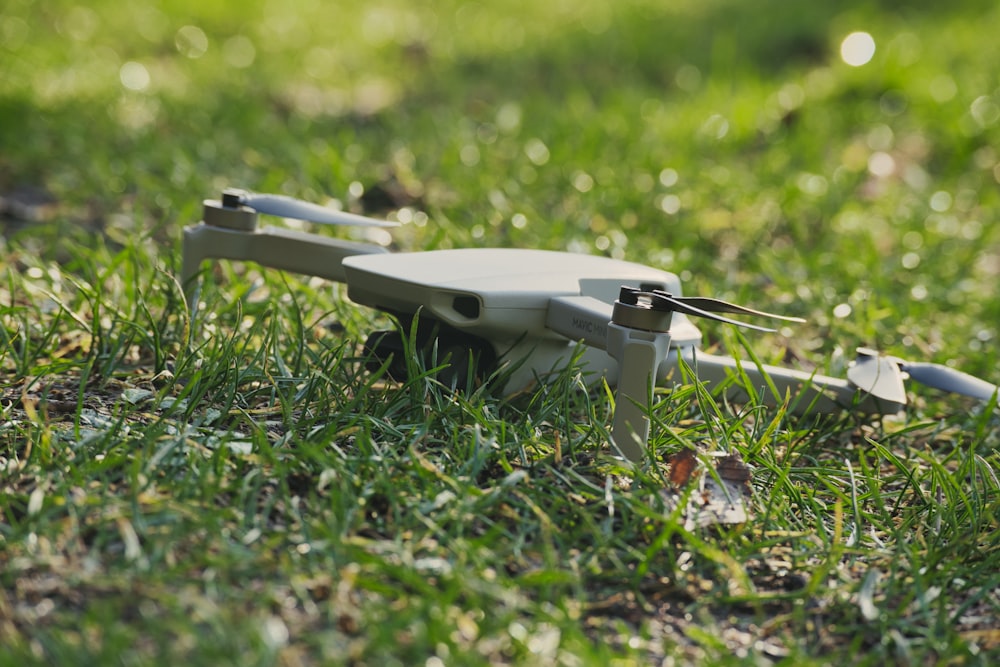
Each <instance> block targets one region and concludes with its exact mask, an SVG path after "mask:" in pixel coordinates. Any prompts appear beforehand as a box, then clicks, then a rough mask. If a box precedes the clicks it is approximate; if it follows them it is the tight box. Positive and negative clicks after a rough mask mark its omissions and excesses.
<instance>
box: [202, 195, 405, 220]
mask: <svg viewBox="0 0 1000 667" xmlns="http://www.w3.org/2000/svg"><path fill="white" fill-rule="evenodd" d="M222 205H223V206H224V207H226V208H239V207H240V206H246V207H248V208H252V209H253V210H255V211H257V212H258V213H265V214H267V215H276V216H279V217H282V218H294V219H296V220H305V221H307V222H317V223H320V224H324V225H353V226H359V227H398V226H399V223H398V222H390V221H388V220H375V219H374V218H367V217H365V216H363V215H354V214H353V213H346V212H344V211H338V210H336V209H333V208H330V207H328V206H320V205H319V204H313V203H311V202H307V201H302V200H301V199H295V198H294V197H286V196H284V195H267V194H257V193H254V192H247V191H246V190H239V189H236V188H227V189H226V190H224V191H223V192H222Z"/></svg>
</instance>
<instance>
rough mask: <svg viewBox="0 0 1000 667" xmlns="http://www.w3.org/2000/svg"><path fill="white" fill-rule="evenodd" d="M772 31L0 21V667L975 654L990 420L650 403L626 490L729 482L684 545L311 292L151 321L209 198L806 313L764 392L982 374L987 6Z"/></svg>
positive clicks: (610, 475) (988, 123)
mask: <svg viewBox="0 0 1000 667" xmlns="http://www.w3.org/2000/svg"><path fill="white" fill-rule="evenodd" d="M799 4H801V6H797V7H795V11H790V10H789V9H788V7H787V6H786V3H779V2H771V1H767V2H764V3H762V4H761V3H757V4H755V5H746V6H744V5H743V4H740V3H732V2H724V1H721V0H720V1H718V2H698V3H680V4H676V3H675V5H674V6H672V7H670V8H667V7H664V6H662V3H655V2H645V1H642V0H635V1H632V2H622V3H612V4H609V3H598V2H572V3H570V2H545V3H538V2H534V3H529V2H516V1H513V0H511V1H509V2H497V3H485V4H484V3H462V2H438V3H433V4H426V5H421V6H414V5H413V3H402V2H383V3H379V4H376V5H372V4H370V3H368V4H365V3H361V4H351V3H318V2H310V1H308V0H303V1H302V2H294V3H291V4H289V3H277V2H251V3H244V4H243V5H241V9H240V11H239V13H236V12H235V11H234V10H231V9H229V8H226V7H224V6H222V5H218V4H212V3H192V2H182V1H177V2H170V3H166V4H161V5H159V6H154V5H144V4H141V3H140V4H135V3H133V4H125V5H121V6H119V4H110V3H89V4H82V3H80V4H75V3H69V2H56V3H38V2H31V1H29V0H13V2H9V3H7V4H6V5H4V7H3V9H0V197H3V201H2V202H0V212H2V213H3V214H4V215H5V216H6V217H5V219H4V223H3V224H4V227H3V238H2V240H0V251H2V255H0V257H2V259H0V321H2V324H3V326H2V328H0V409H2V414H0V564H2V567H0V579H2V584H3V585H2V591H3V592H2V593H0V647H2V648H0V658H2V660H0V662H11V663H12V664H14V663H16V664H28V663H37V664H62V663H71V664H91V663H93V664H105V663H109V662H120V663H123V664H146V663H164V664H176V663H178V662H181V661H187V662H193V663H196V664H219V663H235V662H239V663H241V664H246V663H247V662H250V663H254V664H275V663H276V664H330V663H333V664H348V663H350V664H429V665H431V664H511V663H527V664H543V663H544V664H610V663H612V662H615V661H619V662H621V663H624V664H633V663H635V664H649V663H653V664H659V663H660V662H663V661H664V660H666V661H668V662H669V661H670V660H674V661H676V662H678V663H686V662H694V663H700V664H744V663H748V662H754V663H758V662H765V663H766V662H780V661H786V662H787V663H789V664H831V663H843V664H858V663H867V664H880V663H890V664H897V663H901V664H937V663H944V662H949V661H953V662H958V663H962V664H991V663H992V662H995V661H996V658H997V652H998V650H1000V638H998V636H997V620H996V619H997V615H998V611H1000V610H998V607H1000V598H998V596H997V590H998V584H1000V575H998V574H997V573H998V572H1000V552H998V546H997V545H998V540H997V536H998V530H1000V526H998V524H997V520H998V519H997V516H998V500H1000V482H998V475H1000V473H998V471H997V467H998V458H997V447H998V445H1000V437H998V433H1000V429H998V426H1000V423H998V420H997V413H996V410H991V409H989V408H987V407H984V406H982V405H978V404H975V403H973V402H970V401H966V400H964V399H961V398H951V397H942V396H940V395H937V394H934V393H933V392H930V391H923V390H918V391H917V392H916V393H915V394H914V401H913V405H912V406H911V409H910V410H909V412H908V413H907V414H906V415H903V416H893V417H890V418H887V419H885V420H882V421H865V420H862V419H861V418H859V417H857V416H854V415H849V414H845V415H840V416H836V417H834V418H833V419H831V420H800V419H795V418H793V417H790V416H789V415H788V414H786V413H785V412H784V411H783V410H781V409H771V408H765V407H763V406H762V405H759V404H758V402H757V401H754V400H751V401H749V404H748V405H730V404H727V403H725V402H723V401H721V400H718V399H714V398H712V397H710V396H708V395H707V394H706V393H705V392H704V391H703V390H702V389H700V388H698V387H695V386H692V385H685V386H680V387H676V388H670V389H664V390H662V391H661V392H659V393H658V394H657V395H656V405H655V410H654V412H653V433H652V438H651V445H652V447H653V451H654V453H655V456H656V459H657V461H659V462H663V461H665V460H666V459H667V458H668V457H669V456H670V455H671V454H673V453H675V452H677V451H678V450H680V449H681V448H684V447H696V448H698V449H699V451H701V452H702V453H708V452H720V451H726V452H731V453H738V454H739V455H741V456H742V457H743V459H744V460H746V461H747V463H749V464H750V465H751V466H752V468H753V475H752V489H753V494H752V498H751V501H750V509H751V512H752V518H751V520H750V521H749V522H748V523H747V524H746V525H743V526H739V527H731V528H729V529H725V530H720V531H714V532H702V531H688V530H685V528H684V526H683V521H682V520H681V519H680V518H679V516H678V512H677V511H676V510H672V509H671V507H670V505H669V504H668V503H667V502H666V500H665V498H664V495H663V489H664V488H665V484H666V483H667V482H666V480H665V477H664V475H665V471H664V470H663V467H662V466H653V467H649V468H644V469H632V468H631V467H628V466H623V465H622V464H621V462H619V461H616V460H614V459H612V458H610V457H609V456H608V454H609V450H608V448H607V446H606V443H607V438H608V423H609V420H610V416H611V414H610V407H611V406H610V400H609V398H610V397H609V396H608V395H607V394H606V393H604V392H602V391H600V390H599V389H596V390H595V389H589V390H588V382H587V380H586V378H584V377H582V376H581V375H579V374H578V373H576V372H575V371H573V370H570V371H567V372H566V373H565V374H563V375H561V376H560V377H558V378H556V379H555V380H554V381H553V382H552V383H551V384H548V385H545V386H537V387H534V388H532V389H531V390H530V391H528V392H525V393H522V394H519V395H517V396H501V395H498V393H497V392H496V391H494V390H493V389H494V387H491V386H490V385H486V386H483V387H479V388H476V389H471V390H467V391H460V392H457V393H456V392H453V391H451V390H449V389H448V388H447V387H445V386H443V385H442V383H441V382H440V381H439V380H438V379H437V378H436V377H435V375H434V373H433V372H432V369H430V368H423V367H421V366H419V365H412V366H411V379H410V380H408V381H407V382H405V383H396V382H392V381H389V380H387V379H386V378H385V377H383V376H382V375H381V374H380V373H377V372H372V371H368V370H365V367H364V363H363V362H364V359H363V358H362V354H361V350H360V343H361V342H362V341H363V340H364V338H365V336H366V335H367V333H368V332H369V331H370V330H372V329H374V328H386V327H387V326H390V323H388V322H387V321H386V320H385V318H382V317H379V316H377V315H376V314H374V313H371V312H368V311H365V310H363V309H359V308H357V307H355V306H353V305H352V304H351V303H350V302H349V301H348V300H347V299H346V295H345V294H344V290H342V289H339V288H337V287H332V286H330V285H329V284H327V283H324V282H322V281H317V280H310V279H308V278H303V277H299V276H292V275H281V274H278V273H277V272H271V271H266V270H262V269H260V268H259V267H256V266H253V265H250V264H245V263H240V262H225V263H219V264H215V265H212V266H206V268H205V271H204V273H203V278H204V279H205V284H204V286H203V290H202V309H201V311H200V313H199V316H198V317H197V318H195V319H193V320H192V318H191V316H190V315H191V314H190V313H189V312H188V311H187V307H186V305H185V300H184V295H183V294H182V293H181V290H180V286H179V285H178V284H177V282H176V279H175V276H176V275H177V272H178V271H179V267H180V257H179V254H178V253H179V248H180V243H179V240H180V231H181V228H182V227H183V226H184V225H186V224H191V223H193V222H195V221H197V219H198V216H199V215H200V203H201V200H202V199H204V198H208V197H215V196H217V195H218V192H219V190H220V189H221V188H222V187H225V186H229V185H238V186H244V187H248V188H252V189H255V190H260V191H272V192H283V193H287V194H293V195H297V196H303V197H306V198H309V199H314V200H318V201H325V200H327V199H328V198H336V199H339V200H340V201H341V202H342V203H344V204H345V205H347V206H348V207H351V208H354V209H356V210H359V211H363V212H367V213H370V214H373V215H378V216H389V217H396V218H400V219H403V218H405V219H408V220H411V221H415V222H411V224H409V225H407V226H406V227H404V228H403V229H401V230H400V231H399V232H397V233H396V234H395V236H394V243H395V246H396V248H397V249H400V250H421V249H430V248H437V247H466V246H515V247H542V248H549V249H558V250H571V251H576V252H588V253H597V254H606V255H609V256H614V257H624V258H627V259H630V260H635V261H640V262H647V263H650V264H654V265H657V266H661V267H663V268H665V269H668V270H672V271H675V272H677V273H678V274H679V275H680V276H681V278H682V281H683V284H684V289H685V293H687V294H705V295H711V296H718V297H723V298H729V299H732V300H737V301H740V302H743V303H748V304H750V305H753V306H758V307H762V308H765V309H767V310H776V311H781V312H785V313H788V314H793V315H800V316H803V317H806V318H807V319H808V320H809V322H808V323H807V324H805V325H801V326H799V325H797V326H795V327H789V328H786V329H783V330H782V332H781V334H780V335H778V336H770V337H765V336H761V337H757V336H753V337H750V336H747V338H748V344H750V345H752V346H753V352H754V353H755V354H756V355H757V356H758V358H760V359H761V360H762V361H763V362H766V363H777V364H782V365H784V364H792V365H799V366H802V367H805V368H818V369H820V370H822V371H828V372H831V373H833V374H835V375H841V374H842V373H843V365H844V363H846V361H845V360H848V359H850V358H851V356H852V354H853V352H852V350H853V347H855V346H857V345H868V346H874V347H877V348H880V349H883V350H886V351H889V352H892V353H893V354H898V355H899V356H901V357H905V358H916V359H932V360H934V361H939V362H949V363H953V364H954V365H956V366H958V367H961V368H963V369H965V370H968V371H970V372H973V373H976V374H978V375H981V376H983V377H987V378H990V379H991V380H992V381H996V380H997V379H1000V378H998V377H997V374H996V368H997V360H998V355H997V352H996V342H997V337H998V335H1000V330H998V328H997V322H1000V302H998V300H997V290H996V283H997V279H998V277H1000V231H998V229H1000V228H998V226H997V224H996V222H997V220H996V218H997V216H996V211H997V206H998V195H997V193H998V190H997V182H998V181H1000V166H998V165H1000V154H998V152H997V150H998V149H997V148H996V147H997V146H998V145H1000V135H998V132H1000V112H998V109H1000V97H998V92H997V91H998V90H1000V81H998V79H997V76H996V73H995V63H996V61H997V57H998V56H1000V53H998V52H997V51H998V49H1000V47H998V45H997V41H996V40H995V39H993V35H994V34H995V33H996V32H997V28H998V27H1000V26H998V18H1000V15H998V13H997V8H996V7H995V6H994V3H989V2H976V1H970V2H965V3H963V4H962V5H961V7H950V8H943V7H937V6H932V5H930V4H926V5H925V3H919V5H918V6H916V7H909V8H906V9H905V10H903V9H901V10H894V9H892V8H889V7H888V6H883V5H872V4H871V3H867V4H851V5H848V6H839V5H838V6H830V7H819V6H813V5H812V4H808V3H799ZM857 32H863V33H866V34H868V35H870V37H871V39H872V40H873V41H874V43H875V51H874V54H873V55H872V56H871V59H870V60H869V61H868V62H866V63H861V64H859V66H857V67H852V66H850V65H849V64H848V63H845V62H844V60H843V59H842V57H841V45H842V44H843V43H844V40H845V38H847V36H848V35H850V34H852V33H857ZM39 192H41V193H42V195H41V196H40V201H41V202H42V203H40V204H37V205H35V204H32V205H31V206H28V207H27V209H25V208H24V207H21V208H17V207H15V206H11V205H9V204H8V203H7V202H20V201H22V200H25V201H34V200H32V197H36V198H37V197H39ZM24 210H28V211H30V212H31V215H27V216H25V215H24V214H23V211H24ZM338 233H339V232H338ZM345 233H347V232H345ZM704 329H705V331H706V344H707V345H709V346H715V345H721V346H724V347H726V348H727V349H729V350H731V351H736V352H740V346H741V343H740V341H739V339H737V338H736V337H733V336H730V335H729V334H728V332H726V331H725V330H723V329H720V328H718V327H714V326H708V325H706V326H705V327H704ZM433 365H434V363H433V362H432V363H430V364H429V366H433ZM750 389H751V390H753V389H755V388H750Z"/></svg>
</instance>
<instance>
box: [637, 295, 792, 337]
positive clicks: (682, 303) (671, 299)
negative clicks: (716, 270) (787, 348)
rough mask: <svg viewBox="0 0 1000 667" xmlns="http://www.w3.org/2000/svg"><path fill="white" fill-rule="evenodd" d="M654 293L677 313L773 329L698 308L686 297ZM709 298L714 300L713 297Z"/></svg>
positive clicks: (764, 330) (758, 329)
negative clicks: (680, 297)
mask: <svg viewBox="0 0 1000 667" xmlns="http://www.w3.org/2000/svg"><path fill="white" fill-rule="evenodd" d="M654 294H655V295H656V296H657V297H659V298H660V299H663V300H665V301H667V302H668V303H669V304H670V308H671V310H673V311H675V312H678V313H684V314H685V315H694V316H695V317H703V318H705V319H707V320H715V321H716V322H725V323H726V324H735V325H736V326H738V327H743V328H744V329H753V330H754V331H763V332H766V333H774V329H771V328H768V327H762V326H760V325H757V324H750V323H748V322H740V321H739V320H733V319H730V318H728V317H723V316H722V315H716V314H715V313H713V312H711V311H708V310H702V309H701V308H698V307H697V306H694V305H692V304H691V303H689V300H688V299H678V298H677V297H675V296H665V293H663V292H659V293H657V292H654ZM710 300H712V301H714V299H710ZM722 303H725V302H722ZM729 305H731V304H729ZM738 307H739V306H737V308H738ZM737 312H741V311H737Z"/></svg>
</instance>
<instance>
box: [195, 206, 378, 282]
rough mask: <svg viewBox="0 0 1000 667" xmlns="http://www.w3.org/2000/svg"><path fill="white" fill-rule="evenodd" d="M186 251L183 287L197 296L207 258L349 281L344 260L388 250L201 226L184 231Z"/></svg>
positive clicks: (270, 230)
mask: <svg viewBox="0 0 1000 667" xmlns="http://www.w3.org/2000/svg"><path fill="white" fill-rule="evenodd" d="M183 252H184V258H183V266H182V268H181V281H182V282H181V284H182V285H183V286H184V288H185V289H186V290H189V293H193V292H194V290H193V288H192V280H193V279H194V277H195V276H196V275H197V273H198V270H199V268H200V267H201V263H202V262H203V261H204V260H206V259H235V260H245V261H252V262H256V263H258V264H260V265H262V266H268V267H271V268H274V269H281V270H285V271H292V272H295V273H302V274H306V275H310V276H317V277H319V278H326V279H328V280H334V281H337V282H345V281H346V275H345V273H344V267H343V265H342V262H343V260H344V258H346V257H351V256H353V255H370V254H375V253H385V252H388V250H386V249H385V248H382V247H380V246H376V245H372V244H369V243H357V242H352V241H343V240H340V239H334V238H330V237H328V236H320V235H319V234H309V233H306V232H300V231H295V230H291V229H284V228H281V227H264V228H262V229H259V230H253V231H243V230H234V229H226V228H224V227H217V226H215V225H208V224H205V223H200V224H197V225H192V226H190V227H186V228H185V229H184V247H183Z"/></svg>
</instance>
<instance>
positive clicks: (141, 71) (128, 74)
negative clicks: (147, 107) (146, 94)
mask: <svg viewBox="0 0 1000 667" xmlns="http://www.w3.org/2000/svg"><path fill="white" fill-rule="evenodd" d="M118 77H119V78H120V79H121V82H122V85H123V86H125V87H126V88H128V89H129V90H146V88H147V87H149V82H150V77H149V70H147V69H146V66H145V65H143V64H142V63H137V62H135V61H134V60H130V61H128V62H127V63H125V64H124V65H122V66H121V69H119V70H118Z"/></svg>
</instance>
